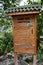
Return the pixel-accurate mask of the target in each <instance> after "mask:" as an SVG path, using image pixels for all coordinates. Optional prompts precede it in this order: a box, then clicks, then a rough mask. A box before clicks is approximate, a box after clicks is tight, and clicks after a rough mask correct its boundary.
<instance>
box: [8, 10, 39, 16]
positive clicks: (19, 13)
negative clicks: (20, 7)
mask: <svg viewBox="0 0 43 65" xmlns="http://www.w3.org/2000/svg"><path fill="white" fill-rule="evenodd" d="M38 13H39V11H31V12H30V11H29V12H15V13H13V12H12V13H7V14H8V15H10V16H12V15H23V14H25V15H26V14H38Z"/></svg>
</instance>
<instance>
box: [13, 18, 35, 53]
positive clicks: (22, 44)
mask: <svg viewBox="0 0 43 65" xmlns="http://www.w3.org/2000/svg"><path fill="white" fill-rule="evenodd" d="M34 31H35V29H34V19H33V18H31V19H27V20H25V19H23V20H21V19H19V20H15V23H14V47H15V52H19V53H30V54H34V53H35V32H34Z"/></svg>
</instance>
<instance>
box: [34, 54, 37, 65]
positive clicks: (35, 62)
mask: <svg viewBox="0 0 43 65" xmlns="http://www.w3.org/2000/svg"><path fill="white" fill-rule="evenodd" d="M33 65H37V60H36V55H34V56H33Z"/></svg>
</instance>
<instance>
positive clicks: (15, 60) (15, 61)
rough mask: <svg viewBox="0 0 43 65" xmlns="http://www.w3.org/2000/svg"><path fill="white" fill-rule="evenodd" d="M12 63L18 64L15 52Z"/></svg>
mask: <svg viewBox="0 0 43 65" xmlns="http://www.w3.org/2000/svg"><path fill="white" fill-rule="evenodd" d="M14 65H18V57H17V53H14Z"/></svg>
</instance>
